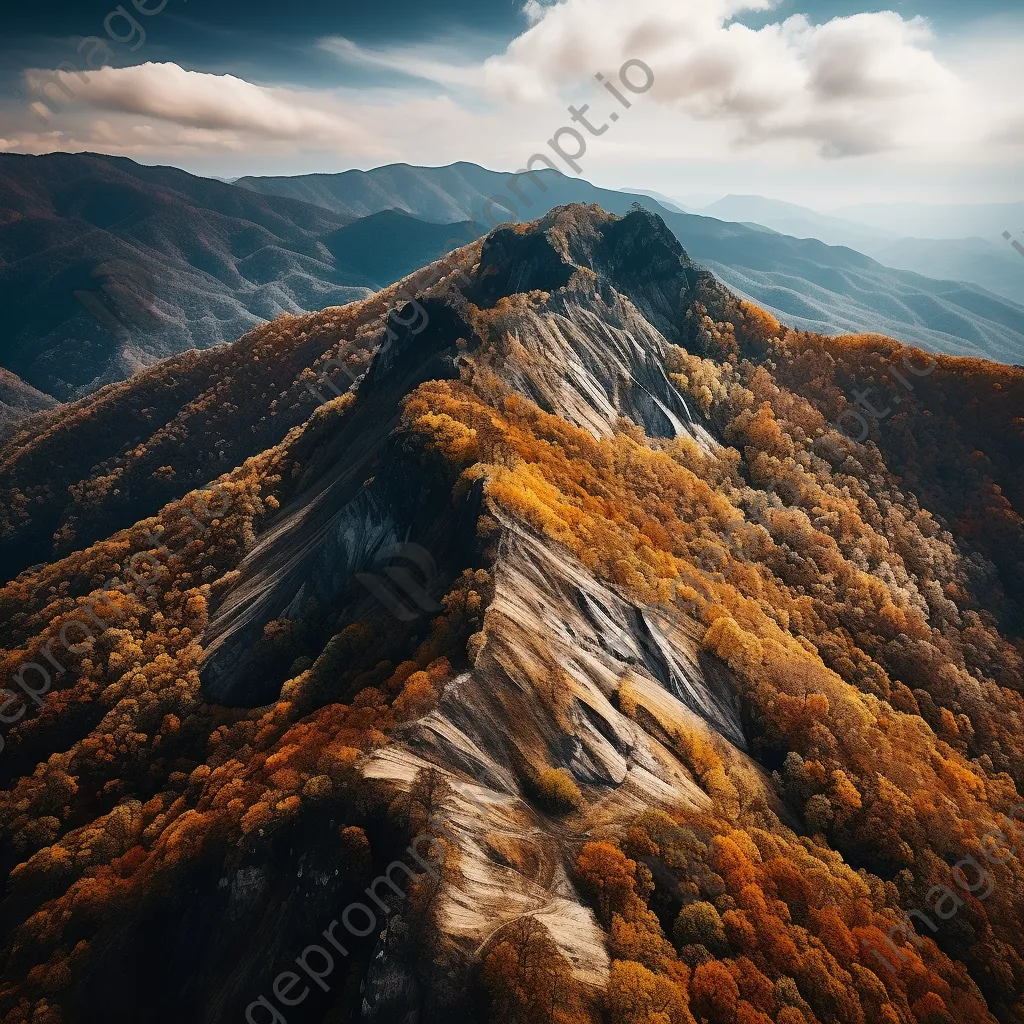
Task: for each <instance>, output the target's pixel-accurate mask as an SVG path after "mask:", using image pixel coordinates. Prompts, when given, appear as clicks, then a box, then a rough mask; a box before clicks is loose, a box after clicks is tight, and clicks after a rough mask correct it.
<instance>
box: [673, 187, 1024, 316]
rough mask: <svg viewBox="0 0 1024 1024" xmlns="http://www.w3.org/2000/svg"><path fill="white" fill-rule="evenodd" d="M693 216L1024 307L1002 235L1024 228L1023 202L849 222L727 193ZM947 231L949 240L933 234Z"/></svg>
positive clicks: (902, 211) (865, 214)
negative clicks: (749, 227) (977, 289)
mask: <svg viewBox="0 0 1024 1024" xmlns="http://www.w3.org/2000/svg"><path fill="white" fill-rule="evenodd" d="M692 212H697V213H699V214H701V215H702V216H706V217H717V218H719V219H720V220H728V221H736V222H739V223H747V224H759V225H762V226H763V227H767V228H771V229H772V230H773V231H778V232H781V233H782V234H784V235H794V236H796V237H797V238H817V239H819V240H820V241H822V242H825V243H827V244H828V245H845V246H849V247H850V248H851V249H857V250H858V251H859V252H862V253H864V254H865V255H867V256H870V257H871V258H872V259H875V260H878V261H879V262H880V263H883V264H885V265H886V266H888V267H895V268H897V269H900V270H912V271H914V272H915V273H918V274H924V275H925V276H926V277H935V278H940V279H943V280H953V281H967V282H969V283H971V284H976V285H980V286H981V287H982V288H986V289H988V290H989V291H990V292H995V294H996V295H1001V296H1002V297H1003V298H1006V299H1011V300H1012V301H1014V302H1024V260H1021V258H1020V255H1019V254H1018V253H1017V252H1016V251H1015V250H1014V249H1013V248H1011V246H1010V245H1009V244H1007V243H1006V241H1005V240H1004V239H1003V238H1002V233H1003V231H1005V230H1007V229H1008V228H1009V227H1012V226H1013V225H1014V224H1018V223H1020V224H1024V203H1017V204H1001V205H996V204H993V205H991V206H976V207H968V206H952V207H918V206H913V205H909V206H907V205H893V206H891V207H889V206H869V207H850V208H849V215H850V219H846V218H844V217H839V216H831V215H828V214H823V213H818V212H817V211H815V210H810V209H808V208H807V207H804V206H797V205H795V204H793V203H784V202H780V201H779V200H776V199H765V198H764V197H763V196H732V195H730V196H726V197H725V198H724V199H720V200H718V201H717V202H714V203H712V204H711V205H710V206H704V207H702V208H700V209H699V210H697V211H692ZM915 230H916V231H919V232H920V235H919V236H918V237H914V236H913V235H912V234H911V232H913V231H915ZM943 230H945V231H947V232H948V233H949V234H948V236H946V237H943V236H941V235H940V236H935V237H931V236H929V235H928V232H930V231H943ZM958 232H959V233H962V236H963V237H961V236H960V235H959V234H958Z"/></svg>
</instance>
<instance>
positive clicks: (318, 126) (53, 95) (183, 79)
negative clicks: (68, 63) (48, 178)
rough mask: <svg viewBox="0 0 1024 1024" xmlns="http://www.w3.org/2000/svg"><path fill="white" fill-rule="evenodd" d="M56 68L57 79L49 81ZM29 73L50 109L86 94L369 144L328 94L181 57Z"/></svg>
mask: <svg viewBox="0 0 1024 1024" xmlns="http://www.w3.org/2000/svg"><path fill="white" fill-rule="evenodd" d="M54 76H56V78H57V80H58V82H59V85H58V84H50V85H49V86H47V83H48V82H51V83H52V82H53V79H54ZM25 78H26V83H27V85H28V87H29V89H30V90H31V91H32V92H33V93H34V94H35V95H43V89H44V88H46V89H47V91H46V94H45V95H46V96H47V105H48V107H49V108H51V109H50V110H49V111H47V112H48V113H50V112H53V111H54V108H56V110H55V112H58V113H59V112H60V110H61V108H62V106H63V104H64V103H65V102H81V103H84V104H87V105H88V106H90V107H92V108H94V109H97V110H102V111H108V112H112V113H121V114H133V115H138V116H142V117H146V118H155V119H158V120H161V121H166V122H170V123H172V124H176V125H179V126H182V127H187V128H192V129H199V130H205V131H210V132H231V133H239V134H242V135H252V136H258V137H262V138H265V139H273V140H302V141H303V142H307V143H308V142H314V143H317V142H318V143H324V142H330V143H331V144H332V146H334V145H337V144H339V143H341V144H347V145H351V146H355V147H357V148H359V149H360V150H361V151H362V150H366V149H367V148H372V138H371V136H369V135H368V133H367V132H366V130H365V129H364V128H362V127H361V126H359V125H357V124H356V123H355V122H354V121H352V120H351V119H350V118H348V117H346V116H344V115H343V114H342V113H341V112H340V110H337V109H333V110H332V109H330V108H329V106H328V105H327V103H326V102H325V97H324V95H323V94H322V93H318V92H315V91H312V90H310V91H308V92H304V91H300V90H294V89H292V90H289V89H280V88H268V87H265V86H259V85H253V84H252V83H251V82H246V81H245V80H244V79H241V78H235V77H234V76H233V75H211V74H205V73H203V72H199V71H186V70H185V69H184V68H180V67H178V65H177V64H153V63H146V64H137V65H134V66H132V67H127V68H110V67H105V68H100V69H99V70H96V71H86V72H82V73H80V74H72V73H69V72H66V71H57V72H51V71H41V70H35V69H33V70H29V71H27V72H26V73H25Z"/></svg>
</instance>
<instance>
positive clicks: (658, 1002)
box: [0, 205, 1024, 1024]
mask: <svg viewBox="0 0 1024 1024" xmlns="http://www.w3.org/2000/svg"><path fill="white" fill-rule="evenodd" d="M1022 409H1024V370H1021V369H1019V368H1013V367H1008V366H1004V365H1000V364H996V363H990V362H985V361H982V360H975V359H964V358H958V357H954V356H933V355H929V354H927V353H925V352H924V351H922V350H920V349H918V348H913V347H909V346H907V345H904V344H901V343H900V342H899V341H895V340H892V339H890V338H887V337H882V336H878V335H849V336H839V337H825V336H821V335H816V334H808V333H804V332H799V331H795V330H792V329H788V328H786V327H784V326H782V325H781V324H780V323H779V322H778V320H777V319H775V317H774V316H772V315H771V314H770V313H768V312H766V311H764V310H763V309H761V308H759V307H757V306H755V305H753V304H752V303H750V302H748V301H746V300H743V299H740V298H737V297H736V296H735V295H734V294H732V293H731V292H729V291H728V290H727V289H726V288H725V287H724V286H723V285H722V284H720V283H719V282H718V281H717V280H716V279H715V277H714V276H712V274H711V273H709V272H708V271H707V270H704V269H701V268H700V267H698V266H697V265H695V264H694V262H693V261H692V260H691V259H690V257H689V256H688V255H687V253H686V252H685V251H684V250H683V248H682V247H681V246H680V243H679V241H678V240H677V238H676V237H675V235H674V234H673V232H672V231H671V230H669V228H668V227H667V226H666V224H665V223H664V222H663V221H661V220H660V219H659V218H658V217H656V216H653V215H651V214H650V213H648V212H645V211H642V210H635V211H633V212H631V213H629V214H628V215H627V216H625V217H621V218H620V217H617V216H614V215H612V214H610V213H607V212H604V211H602V210H600V209H599V208H597V207H584V206H579V205H576V206H570V207H565V208H559V209H556V210H554V211H552V212H551V213H549V214H547V215H546V216H545V217H543V218H542V219H541V220H539V221H537V222H534V223H532V224H528V225H523V226H517V227H512V228H504V229H499V230H497V231H495V232H492V233H491V234H490V235H489V236H487V237H486V238H485V239H483V240H481V241H478V242H475V243H474V244H472V245H469V246H467V247H465V248H463V249H460V250H457V251H456V252H454V253H452V254H450V255H449V256H448V257H446V258H445V260H443V261H442V262H440V263H438V264H435V265H433V266H431V267H427V268H424V269H422V270H420V271H418V272H417V273H416V274H414V275H413V276H412V277H410V278H409V279H407V280H406V281H404V282H402V284H401V285H397V286H395V288H394V289H392V290H390V291H385V292H383V293H380V294H378V295H375V296H373V297H371V298H368V299H365V300H362V301H360V302H357V303H353V304H350V305H347V306H344V307H332V308H327V309H324V310H323V311H321V312H318V313H312V314H308V315H304V316H286V317H281V318H278V319H276V320H274V321H273V322H271V323H268V324H265V325H262V326H260V327H258V328H256V329H255V330H254V331H252V332H250V333H249V334H248V335H246V336H245V337H243V338H241V339H240V340H239V341H237V342H236V343H234V344H232V345H229V346H224V347H222V348H218V349H216V350H213V351H209V352H205V353H188V354H185V355H182V356H177V357H175V358H174V359H172V360H169V361H167V362H164V363H160V364H158V365H156V366H154V367H151V368H150V369H149V370H147V371H146V372H145V373H143V374H140V375H139V376H137V377H135V378H133V379H131V380H129V381H127V382H124V383H121V384H116V385H113V386H111V387H109V388H107V389H105V390H104V391H103V392H101V393H100V394H99V395H97V396H93V397H92V398H91V399H88V400H86V401H82V402H78V403H75V404H72V405H70V406H68V407H64V408H61V409H58V410H54V411H52V412H49V413H45V414H43V417H42V418H37V419H35V420H33V421H31V424H32V429H24V430H22V431H20V432H19V433H17V434H15V435H14V436H13V437H11V438H9V439H8V440H7V441H6V443H5V444H4V446H3V448H2V449H0V487H2V492H0V493H2V495H3V501H4V508H5V509H6V510H7V511H6V513H5V514H6V519H5V520H4V521H3V523H2V524H0V529H2V531H3V548H2V550H3V555H4V558H5V562H6V564H7V566H8V571H7V577H6V578H8V579H9V581H8V582H7V583H6V586H5V587H3V589H2V590H0V645H2V649H0V661H2V671H3V674H4V677H5V679H9V680H12V682H11V683H10V684H8V685H9V687H10V691H9V692H10V693H11V694H12V696H10V698H9V699H8V700H7V702H5V704H4V705H3V706H2V709H0V710H2V715H0V721H3V722H5V723H9V724H4V725H3V726H2V727H0V736H2V739H3V747H2V749H0V780H2V784H3V786H4V787H5V788H4V791H3V793H2V794H0V834H2V841H0V851H3V852H2V853H0V870H2V871H3V873H4V875H5V876H6V878H7V883H6V888H5V895H4V900H3V903H2V905H0V919H2V921H3V925H4V927H3V934H4V935H5V936H6V938H5V948H4V954H5V964H6V966H5V968H4V973H3V975H2V979H0V1020H3V1021H4V1024H61V1022H67V1024H71V1022H79V1021H82V1022H86V1024H92V1022H96V1024H99V1022H101V1021H102V1022H103V1024H115V1022H122V1021H124V1022H128V1021H133V1022H134V1021H137V1020H138V1019H139V1008H140V1007H144V1008H145V1016H146V1019H147V1020H150V1021H154V1022H170V1021H180V1020H194V1021H205V1022H210V1024H213V1022H220V1021H228V1020H242V1019H246V1015H247V1014H248V1019H249V1020H250V1021H252V1022H257V1024H258V1022H260V1021H271V1020H273V1021H287V1022H288V1024H294V1022H300V1024H301V1022H310V1024H312V1022H314V1021H317V1022H342V1021H375V1022H381V1024H382V1022H385V1021H419V1022H422V1024H432V1022H435V1021H436V1022H441V1021H450V1020H453V1019H462V1020H466V1021H495V1022H508V1024H520V1022H521V1024H527V1022H529V1024H535V1022H538V1021H542V1022H547V1024H556V1022H557V1024H599V1022H601V1024H605V1022H607V1024H701V1022H705V1024H832V1022H843V1024H876V1022H885V1024H949V1022H955V1024H961V1022H962V1024H968V1022H970V1024H975V1022H978V1021H999V1022H1005V1024H1024V960H1022V956H1021V952H1020V934H1021V926H1022V919H1024V880H1022V878H1024V876H1022V874H1021V869H1022V864H1021V857H1020V854H1019V853H1018V849H1019V848H1020V840H1021V839H1022V838H1024V797H1022V795H1021V793H1022V792H1024V757H1022V754H1024V749H1022V748H1024V738H1022V737H1024V696H1022V690H1024V642H1022V641H1024V633H1022V630H1024V615H1022V613H1024V522H1022V518H1021V516H1022V512H1024V491H1022V482H1021V477H1020V467H1021V465H1022V464H1024V419H1022V418H1021V416H1022V413H1021V410H1022ZM39 424H42V427H41V428H40V427H39V426H38V425H39ZM403 559H404V561H405V564H404V574H403V573H401V572H399V571H398V568H399V565H400V563H401V562H402V560H403ZM410 566H411V569H412V570H415V571H414V572H413V571H411V570H410ZM388 581H390V583H388ZM385 584H387V586H385ZM389 588H390V589H389ZM385 593H390V594H392V597H389V598H387V599H385V600H384V601H382V600H381V595H382V594H385ZM396 593H397V599H395V598H394V595H395V594H396ZM414 854H415V856H414ZM396 865H398V866H397V867H396ZM385 872H387V873H385ZM385 879H387V880H389V881H390V880H392V879H393V880H394V881H393V882H392V884H385V881H384V880H385ZM355 907H362V908H364V909H363V910H359V911H358V915H359V916H356V915H355V914H354V913H353V908H355ZM367 915H369V916H368V917H367ZM367 921H370V922H371V923H370V924H369V926H367ZM311 949H313V950H321V951H322V954H323V955H322V956H321V954H320V953H317V952H311ZM325 958H326V959H325ZM327 960H329V961H330V967H329V968H328V967H327ZM289 972H292V973H289ZM294 972H300V973H294ZM291 978H295V979H296V980H295V981H294V982H293V981H291V980H290V979H291ZM299 989H302V990H304V994H303V995H302V997H301V999H300V998H296V997H297V996H298V995H299Z"/></svg>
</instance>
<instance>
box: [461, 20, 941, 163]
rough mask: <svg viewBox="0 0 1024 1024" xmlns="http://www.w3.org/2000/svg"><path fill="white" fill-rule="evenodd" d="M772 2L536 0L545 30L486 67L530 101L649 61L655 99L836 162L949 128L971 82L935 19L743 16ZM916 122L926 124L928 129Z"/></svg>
mask: <svg viewBox="0 0 1024 1024" xmlns="http://www.w3.org/2000/svg"><path fill="white" fill-rule="evenodd" d="M772 6H773V4H771V3H769V2H768V0H748V2H737V0H699V2H698V0H682V2H680V0H673V2H671V3H669V2H666V0H631V2H630V3H628V4H624V3H622V2H621V0H560V2H558V3H555V4H553V5H548V6H543V7H542V6H541V5H539V4H537V3H536V0H531V2H530V4H529V7H528V12H527V13H528V14H529V16H530V18H531V20H532V21H533V24H532V25H531V27H530V28H529V29H528V30H527V31H526V32H524V33H523V34H522V35H520V36H519V37H518V38H516V39H515V40H513V42H512V43H511V44H510V45H509V46H508V48H507V49H506V51H505V52H504V53H502V54H498V55H495V56H493V57H491V58H489V59H488V60H487V61H485V62H484V64H483V66H482V68H481V76H480V83H481V85H482V86H483V87H484V88H487V89H489V90H491V91H492V92H493V93H496V94H498V95H503V96H505V97H506V98H509V99H515V100H519V101H523V102H531V101H535V100H537V99H539V98H541V97H543V96H544V95H545V94H547V93H549V92H550V91H551V90H557V89H559V88H562V87H564V86H565V85H566V84H568V83H570V82H572V81H574V80H576V81H578V80H580V79H581V78H585V77H590V76H592V75H593V74H594V73H595V72H597V71H601V72H602V73H604V74H606V75H608V76H613V75H615V74H616V72H617V69H618V68H619V67H620V66H621V65H622V64H623V62H624V61H626V60H629V59H631V58H642V59H643V60H644V61H645V62H646V63H647V64H649V65H650V66H651V68H652V69H653V70H654V72H655V78H656V82H655V87H654V89H653V90H652V92H651V94H650V99H652V100H653V101H655V102H658V103H661V104H663V105H666V106H668V107H671V108H674V109H676V110H678V111H680V112H681V113H684V114H686V115H688V116H689V117H691V118H695V119H706V120H716V121H726V122H730V123H732V124H734V125H735V127H736V129H737V138H738V140H739V141H742V142H746V143H757V142H763V141H766V140H771V139H787V138H788V139H807V140H810V141H811V142H812V143H814V144H815V145H816V146H817V147H818V149H819V151H820V152H821V153H822V154H824V155H826V156H838V155H850V154H862V153H872V152H878V151H882V150H885V149H889V148H894V147H897V146H900V145H905V144H908V143H913V142H914V141H916V140H917V139H919V138H920V135H921V132H920V131H919V130H918V129H919V127H920V126H921V124H922V123H923V122H925V121H926V122H927V123H928V124H929V125H931V124H934V123H935V120H936V118H937V117H940V116H944V117H946V119H947V124H948V116H949V113H950V109H951V107H956V106H958V89H959V86H960V83H959V82H958V79H957V77H956V75H955V74H953V72H951V71H950V70H949V69H948V68H946V67H944V66H943V65H942V64H941V63H940V61H939V60H938V58H937V57H936V56H935V54H934V53H933V52H932V50H931V49H930V46H931V44H932V43H933V38H932V33H931V30H930V28H929V26H928V24H927V23H926V22H925V21H924V20H922V19H920V18H913V19H910V20H905V19H904V18H902V17H900V15H898V14H895V13H893V12H892V11H885V12H880V13H876V14H858V15H854V16H852V17H846V18H833V19H832V20H831V21H828V22H826V23H824V24H822V25H814V24H812V23H811V22H810V21H809V20H808V18H806V17H805V16H804V15H796V16H794V17H791V18H788V19H787V20H785V21H782V22H777V23H771V24H768V25H766V26H764V27H763V28H760V29H756V30H755V29H751V28H748V27H747V26H745V25H743V24H741V23H740V22H737V21H735V20H732V19H734V18H735V16H736V15H738V14H741V13H743V12H745V11H755V10H761V11H763V10H768V9H770V8H771V7H772ZM915 126H916V127H915Z"/></svg>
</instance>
